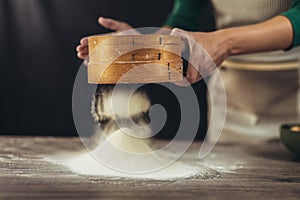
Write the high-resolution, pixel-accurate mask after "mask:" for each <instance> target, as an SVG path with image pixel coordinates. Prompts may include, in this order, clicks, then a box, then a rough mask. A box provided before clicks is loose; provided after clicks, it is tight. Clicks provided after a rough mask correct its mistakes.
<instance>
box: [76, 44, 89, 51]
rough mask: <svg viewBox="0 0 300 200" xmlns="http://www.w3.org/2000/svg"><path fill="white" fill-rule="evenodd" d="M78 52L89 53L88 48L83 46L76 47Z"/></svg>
mask: <svg viewBox="0 0 300 200" xmlns="http://www.w3.org/2000/svg"><path fill="white" fill-rule="evenodd" d="M76 51H77V52H80V53H89V49H88V47H87V46H83V45H78V46H77V47H76Z"/></svg>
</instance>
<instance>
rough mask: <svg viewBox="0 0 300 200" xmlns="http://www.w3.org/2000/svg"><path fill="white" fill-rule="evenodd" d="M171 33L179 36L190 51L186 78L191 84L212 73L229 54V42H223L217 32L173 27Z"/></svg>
mask: <svg viewBox="0 0 300 200" xmlns="http://www.w3.org/2000/svg"><path fill="white" fill-rule="evenodd" d="M171 35H175V36H179V37H180V38H181V39H182V41H183V43H184V48H187V49H188V51H189V58H188V61H189V63H188V68H187V72H186V79H187V80H188V81H189V83H190V84H193V83H195V82H197V81H199V80H201V79H202V78H205V77H206V76H208V75H209V74H211V73H212V72H213V71H214V70H215V69H216V68H217V67H218V66H219V65H221V64H222V62H223V61H224V60H225V59H226V58H227V57H228V56H229V50H228V47H227V44H226V43H224V42H222V38H221V37H219V35H218V34H216V32H211V33H204V32H187V31H183V30H181V29H173V31H172V32H171ZM186 59H187V58H186ZM177 84H179V85H182V84H183V83H181V82H180V83H177Z"/></svg>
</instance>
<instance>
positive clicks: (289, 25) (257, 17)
mask: <svg viewBox="0 0 300 200" xmlns="http://www.w3.org/2000/svg"><path fill="white" fill-rule="evenodd" d="M211 1H212V4H213V7H214V10H215V18H216V25H217V27H216V28H217V29H218V30H217V31H215V32H209V33H204V32H186V31H183V30H180V29H173V30H172V33H171V34H173V35H179V36H182V37H184V38H185V39H188V40H190V38H192V39H194V40H195V41H196V42H198V43H199V44H201V46H202V47H203V48H204V49H205V50H206V51H207V53H208V54H209V56H210V57H211V59H212V61H213V62H214V63H215V64H216V66H221V65H222V63H223V62H224V60H226V59H227V58H229V57H231V56H235V55H242V54H249V53H257V52H266V51H274V50H285V51H287V50H290V49H292V48H294V47H296V46H298V45H299V44H300V0H293V1H291V0H249V1H240V0H226V1H224V0H211ZM204 2H205V0H176V1H175V4H174V8H173V11H172V13H171V14H170V16H169V18H168V20H167V21H166V23H165V26H166V27H169V28H174V27H176V28H181V29H186V30H197V21H198V14H199V12H198V11H199V10H200V8H201V6H202V5H203V3H204ZM99 23H100V24H101V25H102V26H104V27H106V28H110V29H112V30H115V31H123V30H127V29H130V28H131V26H130V25H128V24H127V23H124V22H119V21H115V20H112V19H106V18H99ZM187 36H188V37H187ZM193 49H195V48H190V55H191V56H190V60H191V59H193V56H194V57H195V56H198V54H197V52H193ZM77 51H78V57H79V58H82V59H84V58H85V57H86V56H87V55H88V49H87V39H86V38H84V39H82V40H81V44H80V45H79V46H78V47H77ZM289 54H290V53H289V51H288V52H277V53H275V57H283V58H286V57H289ZM291 54H293V55H299V57H300V54H299V53H297V52H292V53H291ZM272 55H273V54H272V53H271V54H270V55H269V54H259V55H258V56H254V58H252V63H255V62H256V61H262V62H263V63H265V61H266V60H270V59H271V60H272V59H273V57H274V55H273V57H272ZM193 60H194V61H196V63H195V62H193V64H194V66H192V65H189V67H188V69H187V73H186V78H187V80H189V82H190V83H195V82H197V81H199V80H200V79H201V78H202V75H201V74H200V73H199V72H198V71H199V70H200V71H201V69H203V68H206V67H207V66H205V65H203V63H201V62H202V60H201V59H197V58H196V59H193ZM237 60H239V61H240V62H238V63H243V64H244V63H247V62H248V60H249V56H248V55H246V56H241V57H238V59H237ZM253 60H254V62H253ZM279 62H281V61H280V60H279ZM243 64H241V65H240V67H237V68H235V69H232V68H230V67H227V68H226V69H227V70H226V71H223V72H222V77H223V80H224V83H225V86H226V93H227V102H228V103H227V108H228V109H227V110H228V114H227V118H229V119H230V121H229V122H227V123H226V124H227V127H230V124H234V126H235V127H234V128H232V127H231V131H232V130H233V131H237V132H241V131H244V132H247V130H251V132H256V133H257V134H260V135H263V136H268V137H269V136H270V135H272V136H274V135H277V134H278V131H276V130H277V129H278V125H279V124H280V123H283V122H285V121H293V120H296V119H297V113H296V107H295V106H296V101H295V100H294V99H296V91H295V90H296V89H295V84H294V83H295V81H294V82H293V83H289V79H290V77H295V72H296V71H295V70H294V71H291V72H286V71H281V67H279V68H278V69H276V71H278V70H279V71H280V74H279V76H278V74H277V73H274V72H269V71H268V72H266V70H264V69H263V67H262V68H261V69H259V70H263V72H261V71H260V72H259V73H258V72H257V71H259V70H257V68H258V67H259V66H258V65H257V66H254V67H253V68H251V67H250V69H247V70H245V69H243V66H244V65H243ZM212 69H213V68H212ZM253 69H255V70H253ZM271 71H272V70H271ZM274 74H275V78H273V76H274ZM256 76H261V77H260V78H255V77H256ZM236 77H239V79H237V78H236ZM271 77H272V78H271ZM278 77H279V78H278ZM282 77H285V78H286V79H285V80H283V79H282ZM253 80H255V82H256V84H257V85H256V86H255V87H248V85H247V84H246V83H249V82H253ZM266 80H268V81H266ZM211 82H212V83H215V82H214V81H211ZM278 82H280V83H284V84H281V85H280V84H278ZM258 83H263V84H264V85H259V84H258ZM274 83H277V84H274ZM236 85H239V86H240V87H236ZM252 85H255V83H253V84H252ZM275 85H276V88H275V87H274V86H275ZM289 85H291V86H290V87H289ZM233 86H235V87H233ZM281 86H287V88H286V87H281ZM262 87H263V88H264V90H262V89H261V88H262ZM215 88H216V90H218V89H219V86H218V85H217V84H216V86H215ZM266 88H267V89H268V90H265V89H266ZM276 89H277V90H279V91H287V92H289V91H291V90H293V91H292V92H289V93H276ZM243 90H247V94H245V91H243ZM274 91H275V92H274ZM257 93H258V95H257ZM237 94H240V95H238V96H237ZM236 97H238V98H241V99H238V98H236ZM279 97H280V98H279ZM257 99H259V101H256V100H257ZM274 99H275V100H276V102H275V103H274V102H273V101H274ZM277 99H280V100H278V101H277ZM291 99H292V100H291ZM294 104H295V105H294ZM262 105H263V106H262ZM216 106H217V105H216ZM217 120H218V119H217V118H216V119H212V121H213V122H215V121H217ZM267 121H268V122H267ZM269 122H270V123H269ZM225 128H226V125H225ZM253 128H254V129H253ZM228 129H229V130H230V128H228ZM275 132H276V133H275Z"/></svg>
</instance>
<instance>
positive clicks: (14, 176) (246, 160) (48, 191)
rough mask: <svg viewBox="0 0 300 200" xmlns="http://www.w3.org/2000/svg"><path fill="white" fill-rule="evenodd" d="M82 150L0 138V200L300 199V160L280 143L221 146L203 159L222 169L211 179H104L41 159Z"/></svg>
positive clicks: (73, 142)
mask: <svg viewBox="0 0 300 200" xmlns="http://www.w3.org/2000/svg"><path fill="white" fill-rule="evenodd" d="M236 138H238V137H236ZM81 148H83V146H82V144H81V142H80V140H79V139H78V138H58V137H56V138H54V137H7V136H2V137H0V199H1V200H6V199H9V200H10V199H243V200H246V199H300V160H299V158H297V157H295V156H294V155H293V154H291V153H289V152H288V151H287V150H286V149H285V148H284V146H283V145H282V144H281V143H280V142H279V141H259V142H257V141H255V142H254V141H248V140H247V139H244V140H242V142H241V141H233V140H228V141H226V140H224V141H221V142H219V143H218V144H217V146H215V148H214V150H213V152H212V153H211V154H209V156H208V157H207V158H205V159H204V160H202V161H201V162H203V164H204V165H206V166H210V165H211V166H215V167H217V169H219V170H220V172H221V173H220V176H219V177H218V178H213V179H201V178H197V179H184V180H173V181H153V180H126V179H121V178H110V179H108V178H102V177H97V176H86V175H79V174H76V173H73V172H71V171H69V170H68V169H67V168H65V167H64V166H62V165H59V164H53V163H50V162H47V161H45V159H44V158H45V156H48V155H54V154H56V153H58V152H61V151H77V150H78V149H81ZM198 148H199V144H194V145H193V146H192V147H191V149H190V150H189V153H190V152H193V151H194V152H195V151H197V149H198Z"/></svg>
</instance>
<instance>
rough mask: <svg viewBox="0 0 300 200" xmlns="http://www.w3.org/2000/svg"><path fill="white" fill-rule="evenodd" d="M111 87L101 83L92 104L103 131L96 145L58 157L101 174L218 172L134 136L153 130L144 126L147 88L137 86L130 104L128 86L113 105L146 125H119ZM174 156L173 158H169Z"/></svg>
mask: <svg viewBox="0 0 300 200" xmlns="http://www.w3.org/2000/svg"><path fill="white" fill-rule="evenodd" d="M112 90H113V87H112V86H106V87H105V86H98V89H97V92H96V95H95V99H94V102H93V105H92V114H93V116H94V118H95V120H96V121H97V122H98V123H99V127H101V129H102V130H103V131H104V132H102V133H101V134H100V135H101V136H100V137H98V139H99V141H97V146H96V147H95V148H93V149H92V150H90V151H89V152H82V153H79V154H76V155H72V156H68V157H63V158H56V161H58V162H59V163H61V164H63V165H65V166H66V167H68V168H69V169H70V170H72V171H73V172H75V173H78V174H82V175H93V176H102V177H123V178H133V179H154V180H170V179H182V178H193V177H194V178H195V177H202V178H214V177H217V176H219V172H218V171H216V170H213V169H210V168H207V167H205V166H203V165H201V164H199V162H190V161H189V162H182V161H180V160H176V159H174V158H173V156H172V153H170V152H167V151H159V153H158V152H156V151H154V150H153V149H152V147H151V146H150V145H149V142H148V141H149V140H148V139H144V138H140V137H135V136H141V135H142V136H145V135H149V134H151V130H150V129H149V127H147V126H145V125H147V124H148V123H149V119H147V117H148V115H146V114H145V113H147V112H148V111H149V108H150V105H151V104H150V101H149V98H148V97H147V95H146V93H145V92H142V91H139V90H137V92H135V93H134V94H133V95H131V96H130V101H129V104H127V103H126V100H127V98H128V95H129V93H128V92H127V90H126V89H123V90H122V91H121V92H118V93H117V95H115V96H114V98H117V99H118V102H119V104H118V108H117V109H115V108H114V109H115V110H117V111H118V113H117V115H118V116H117V118H123V119H122V120H121V121H122V122H124V121H125V122H126V120H128V119H127V118H128V116H127V115H126V113H125V112H128V110H129V111H130V117H132V118H134V117H135V119H136V120H135V122H136V123H137V124H138V125H140V126H145V128H144V129H143V130H144V131H143V133H142V134H141V133H138V132H137V131H136V130H135V128H134V127H132V126H131V125H130V123H128V124H127V126H124V128H120V127H119V126H118V125H117V124H116V122H115V121H116V119H117V118H116V116H115V115H113V114H112V113H113V112H112V106H111V105H112V103H111V99H112V98H111V97H112ZM127 102H128V101H127ZM124 113H125V114H124ZM126 123H127V122H126ZM125 125H126V124H125ZM172 159H173V162H169V163H167V162H166V160H172ZM151 169H152V170H151ZM153 169H154V170H153ZM135 172H142V173H135Z"/></svg>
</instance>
